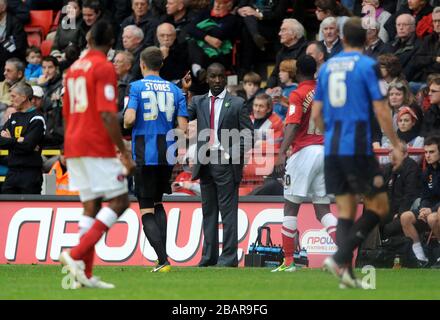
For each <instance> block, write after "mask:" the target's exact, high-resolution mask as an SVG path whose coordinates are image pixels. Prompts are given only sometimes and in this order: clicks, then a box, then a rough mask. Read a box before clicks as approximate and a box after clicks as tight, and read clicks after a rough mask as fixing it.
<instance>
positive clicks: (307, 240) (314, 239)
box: [301, 229, 338, 254]
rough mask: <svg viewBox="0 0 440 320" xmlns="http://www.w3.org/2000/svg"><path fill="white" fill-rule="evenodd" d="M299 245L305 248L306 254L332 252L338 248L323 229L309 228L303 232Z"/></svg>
mask: <svg viewBox="0 0 440 320" xmlns="http://www.w3.org/2000/svg"><path fill="white" fill-rule="evenodd" d="M301 247H302V248H305V249H306V250H307V253H308V254H333V253H335V252H336V250H337V248H338V247H337V246H336V244H335V243H334V242H333V239H332V238H331V237H330V236H329V235H328V233H327V232H326V231H325V229H309V230H307V231H306V232H304V233H303V234H302V237H301Z"/></svg>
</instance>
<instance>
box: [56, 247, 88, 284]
mask: <svg viewBox="0 0 440 320" xmlns="http://www.w3.org/2000/svg"><path fill="white" fill-rule="evenodd" d="M60 262H61V264H62V265H64V266H67V267H68V268H69V272H70V273H71V274H72V276H73V277H74V279H75V280H76V281H78V282H79V283H80V284H82V285H83V286H85V287H90V286H91V283H90V281H89V279H87V276H86V274H85V273H84V269H85V265H84V262H83V261H81V260H79V261H77V260H73V259H72V257H71V256H70V253H69V251H63V252H61V254H60Z"/></svg>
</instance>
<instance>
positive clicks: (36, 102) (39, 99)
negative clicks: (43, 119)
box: [31, 85, 44, 112]
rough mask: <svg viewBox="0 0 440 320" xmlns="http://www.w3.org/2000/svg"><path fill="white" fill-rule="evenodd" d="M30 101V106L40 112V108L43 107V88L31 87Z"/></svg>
mask: <svg viewBox="0 0 440 320" xmlns="http://www.w3.org/2000/svg"><path fill="white" fill-rule="evenodd" d="M32 92H33V95H32V99H31V103H32V105H33V106H34V107H35V108H36V109H37V110H39V111H40V112H41V108H42V106H43V96H44V91H43V88H41V87H40V86H37V85H35V86H32Z"/></svg>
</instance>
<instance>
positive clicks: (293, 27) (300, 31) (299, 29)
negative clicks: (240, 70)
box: [267, 19, 307, 88]
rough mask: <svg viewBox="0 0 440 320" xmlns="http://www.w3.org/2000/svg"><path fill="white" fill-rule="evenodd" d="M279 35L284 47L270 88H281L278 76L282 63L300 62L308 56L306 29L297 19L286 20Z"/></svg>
mask: <svg viewBox="0 0 440 320" xmlns="http://www.w3.org/2000/svg"><path fill="white" fill-rule="evenodd" d="M278 35H279V36H280V43H281V45H282V47H281V49H280V50H279V51H278V53H277V56H276V59H275V68H274V69H273V71H272V74H271V75H270V77H269V79H268V81H267V87H268V88H275V87H279V86H280V80H279V78H278V74H279V72H280V70H279V68H280V63H281V61H283V60H286V59H295V60H298V58H299V57H301V56H303V55H305V54H306V49H307V41H306V39H305V37H304V35H305V30H304V27H303V26H302V24H301V23H299V22H298V20H296V19H284V20H283V23H282V25H281V28H280V32H279V33H278Z"/></svg>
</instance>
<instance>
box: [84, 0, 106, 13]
mask: <svg viewBox="0 0 440 320" xmlns="http://www.w3.org/2000/svg"><path fill="white" fill-rule="evenodd" d="M82 7H83V8H90V9H92V10H93V11H95V12H96V13H100V12H101V11H102V7H101V3H100V2H99V0H84V1H83V4H82Z"/></svg>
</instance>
